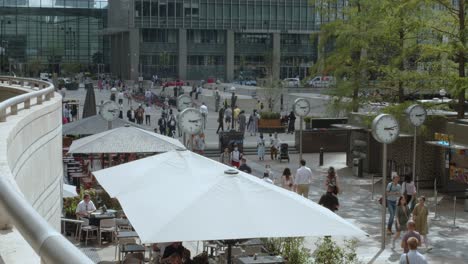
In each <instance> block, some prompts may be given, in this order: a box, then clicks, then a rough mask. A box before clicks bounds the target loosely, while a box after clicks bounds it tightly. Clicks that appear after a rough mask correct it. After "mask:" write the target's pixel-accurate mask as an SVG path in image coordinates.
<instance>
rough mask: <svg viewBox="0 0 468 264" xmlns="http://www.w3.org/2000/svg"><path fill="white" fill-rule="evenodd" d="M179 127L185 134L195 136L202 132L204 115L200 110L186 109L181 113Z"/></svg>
mask: <svg viewBox="0 0 468 264" xmlns="http://www.w3.org/2000/svg"><path fill="white" fill-rule="evenodd" d="M179 126H180V128H181V129H182V131H184V132H185V133H188V134H191V135H194V134H198V133H200V132H201V130H202V115H201V113H200V111H199V110H198V109H195V108H186V109H185V110H184V111H182V112H181V113H180V116H179Z"/></svg>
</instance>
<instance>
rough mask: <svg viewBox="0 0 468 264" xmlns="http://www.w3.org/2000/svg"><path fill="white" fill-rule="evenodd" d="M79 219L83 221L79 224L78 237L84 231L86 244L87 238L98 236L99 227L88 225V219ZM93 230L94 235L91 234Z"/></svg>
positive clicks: (86, 243) (86, 242)
mask: <svg viewBox="0 0 468 264" xmlns="http://www.w3.org/2000/svg"><path fill="white" fill-rule="evenodd" d="M81 220H82V221H83V223H82V224H81V231H80V237H81V234H82V233H83V232H86V236H85V245H86V246H87V245H88V240H91V239H97V238H98V232H99V229H98V227H97V226H93V225H89V219H87V218H81ZM94 232H96V236H93V234H94ZM89 233H91V236H89Z"/></svg>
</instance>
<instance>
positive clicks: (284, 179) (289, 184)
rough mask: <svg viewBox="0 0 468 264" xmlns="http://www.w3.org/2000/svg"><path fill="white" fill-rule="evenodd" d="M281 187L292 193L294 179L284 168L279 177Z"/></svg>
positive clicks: (288, 170) (289, 171)
mask: <svg viewBox="0 0 468 264" xmlns="http://www.w3.org/2000/svg"><path fill="white" fill-rule="evenodd" d="M281 186H282V187H283V188H284V189H286V190H289V191H294V177H293V175H292V174H291V170H290V169H289V168H285V169H284V171H283V175H281Z"/></svg>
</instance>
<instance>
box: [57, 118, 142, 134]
mask: <svg viewBox="0 0 468 264" xmlns="http://www.w3.org/2000/svg"><path fill="white" fill-rule="evenodd" d="M111 124H112V127H113V128H117V127H123V126H129V125H131V126H134V127H138V128H141V129H146V128H145V127H143V126H139V125H137V124H135V123H131V122H129V121H126V120H123V119H120V118H116V119H115V120H113V121H112V122H111ZM107 130H109V122H108V121H107V120H105V119H104V118H103V117H102V116H101V115H95V116H91V117H86V118H82V119H79V120H77V121H73V122H71V123H67V124H65V125H63V126H62V135H94V134H98V133H101V132H105V131H107Z"/></svg>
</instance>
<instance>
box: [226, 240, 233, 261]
mask: <svg viewBox="0 0 468 264" xmlns="http://www.w3.org/2000/svg"><path fill="white" fill-rule="evenodd" d="M231 254H232V244H231V243H229V244H228V250H227V256H226V258H227V264H232V259H231Z"/></svg>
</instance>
